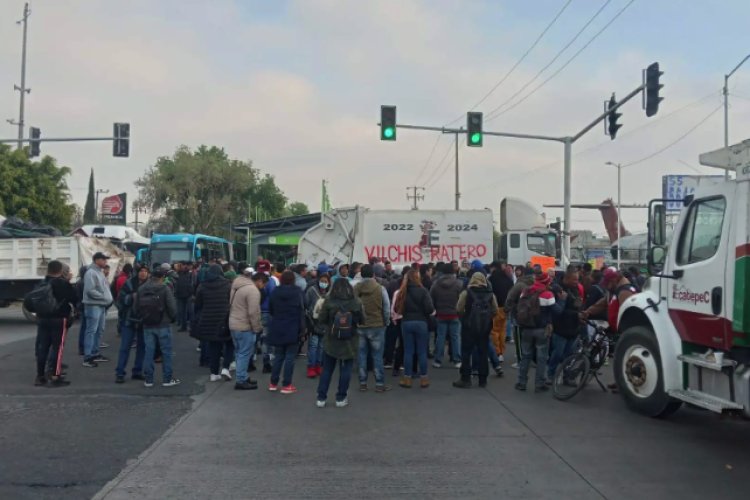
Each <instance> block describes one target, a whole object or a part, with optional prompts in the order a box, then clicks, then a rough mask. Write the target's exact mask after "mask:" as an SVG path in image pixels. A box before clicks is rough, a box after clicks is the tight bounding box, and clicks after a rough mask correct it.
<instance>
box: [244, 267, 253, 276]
mask: <svg viewBox="0 0 750 500" xmlns="http://www.w3.org/2000/svg"><path fill="white" fill-rule="evenodd" d="M242 273H243V274H247V275H248V276H252V275H253V274H255V269H253V267H252V266H247V267H246V268H245V269H243V270H242Z"/></svg>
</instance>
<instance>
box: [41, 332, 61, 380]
mask: <svg viewBox="0 0 750 500" xmlns="http://www.w3.org/2000/svg"><path fill="white" fill-rule="evenodd" d="M63 326H64V325H63V320H62V319H58V318H50V319H41V318H40V319H39V320H38V321H37V325H36V375H37V377H44V376H46V375H47V374H50V375H59V372H58V371H57V364H58V358H59V357H60V347H61V345H62V335H63Z"/></svg>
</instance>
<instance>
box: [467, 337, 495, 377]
mask: <svg viewBox="0 0 750 500" xmlns="http://www.w3.org/2000/svg"><path fill="white" fill-rule="evenodd" d="M487 342H488V343H489V347H488V348H487V357H488V358H489V360H490V364H491V365H492V368H497V367H498V366H500V358H499V357H498V356H497V354H496V353H495V344H494V343H493V342H492V338H491V335H488V336H487ZM480 354H481V353H480V349H479V344H477V345H475V347H474V352H473V353H472V356H471V367H472V369H473V370H474V371H476V370H477V367H478V366H479V357H480Z"/></svg>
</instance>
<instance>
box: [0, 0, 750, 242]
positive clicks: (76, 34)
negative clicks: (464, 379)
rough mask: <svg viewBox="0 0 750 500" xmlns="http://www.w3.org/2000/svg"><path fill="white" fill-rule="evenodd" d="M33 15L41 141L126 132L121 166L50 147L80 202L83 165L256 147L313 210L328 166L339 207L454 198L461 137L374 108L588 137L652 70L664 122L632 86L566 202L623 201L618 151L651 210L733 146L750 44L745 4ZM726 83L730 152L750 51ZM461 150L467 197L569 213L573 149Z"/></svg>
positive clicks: (627, 187) (483, 203)
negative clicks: (664, 193) (415, 196)
mask: <svg viewBox="0 0 750 500" xmlns="http://www.w3.org/2000/svg"><path fill="white" fill-rule="evenodd" d="M566 5H567V6H566ZM31 8H32V14H31V17H30V19H29V33H28V62H27V86H28V87H30V88H31V89H32V91H31V93H30V94H29V95H28V97H27V100H26V123H27V125H32V126H36V127H39V128H40V129H41V130H42V136H43V137H44V136H46V137H81V136H107V135H110V134H111V131H112V123H114V122H129V123H130V124H131V137H132V140H131V147H130V153H131V154H130V158H127V159H123V158H113V157H112V146H111V144H110V143H95V142H79V143H43V144H42V152H43V154H49V155H52V156H54V157H55V158H57V159H58V161H59V163H60V164H61V165H67V166H69V167H70V168H71V169H72V171H73V173H72V175H71V177H70V178H69V186H70V187H71V193H72V197H73V201H74V202H75V203H77V204H79V205H81V206H82V205H83V204H84V202H85V197H86V189H87V184H88V176H89V172H90V169H91V168H93V169H94V173H95V177H96V185H97V188H99V189H108V190H109V192H110V194H114V193H119V192H123V191H124V192H127V193H128V195H129V198H130V199H131V200H132V199H134V198H135V197H136V195H137V191H136V189H135V187H134V184H133V183H134V181H135V180H136V179H137V178H138V177H139V176H141V175H143V173H144V172H145V171H146V169H147V168H148V167H149V166H151V165H153V164H154V162H155V161H156V159H157V158H158V157H160V156H169V155H171V154H173V153H174V151H175V149H176V148H177V147H178V146H180V145H183V144H184V145H187V146H190V147H197V146H199V145H201V144H208V145H218V146H221V147H224V148H225V150H226V151H227V153H228V154H229V155H230V156H231V157H233V158H237V159H241V160H252V162H253V165H254V166H255V167H257V168H258V169H260V170H261V171H262V172H265V173H269V174H272V175H274V176H275V177H276V180H277V183H278V184H279V185H280V186H281V188H282V189H283V190H284V192H285V193H286V194H287V196H288V197H289V198H290V199H291V200H293V201H302V202H304V203H306V204H307V205H308V206H309V207H310V208H311V209H312V210H317V209H319V207H320V203H321V200H320V192H321V188H320V186H321V181H322V180H323V179H327V180H328V181H329V192H330V197H331V201H332V203H333V205H334V206H335V207H345V206H353V205H357V204H358V205H362V206H365V207H368V208H373V209H391V208H402V209H407V208H409V207H410V201H409V200H407V198H406V194H407V191H406V189H407V187H408V186H414V185H417V186H424V187H426V190H425V192H424V195H425V199H424V201H423V202H421V203H420V207H421V208H428V209H451V208H453V206H454V189H455V181H454V151H453V146H452V139H453V136H452V135H449V134H446V135H443V134H439V133H435V132H426V131H415V130H406V129H399V130H398V136H397V141H396V142H383V141H380V140H379V128H378V126H377V123H378V120H379V118H380V116H379V112H380V106H381V105H382V104H387V105H396V106H397V107H398V122H399V123H400V124H412V125H427V126H437V127H440V126H445V125H451V126H454V127H458V126H461V125H464V126H465V123H466V112H467V111H469V110H472V109H473V110H475V111H482V112H483V113H484V114H485V125H484V127H485V130H491V131H496V132H512V133H527V134H539V135H549V136H568V135H575V134H576V133H578V131H579V130H581V129H582V128H583V127H585V126H586V125H587V124H588V123H590V122H591V121H592V120H593V119H595V118H596V117H597V116H598V115H599V114H600V113H601V112H602V107H603V102H604V101H605V100H607V99H608V98H609V97H610V95H611V94H612V92H616V95H617V96H624V95H626V94H627V93H628V92H630V91H631V90H633V89H635V88H636V87H637V86H638V85H639V84H640V83H641V71H642V69H643V68H645V67H646V66H648V65H649V64H650V63H652V62H655V61H658V62H659V64H660V66H661V69H662V71H664V76H663V77H662V82H663V83H664V85H665V86H664V89H663V90H662V96H664V98H665V99H664V101H663V102H662V103H661V106H660V108H659V113H658V114H657V115H656V116H654V117H651V118H647V117H646V116H645V112H644V111H643V110H642V109H641V100H640V98H635V99H633V100H632V101H630V102H629V103H627V104H626V105H625V106H624V107H623V109H622V110H621V111H622V113H623V116H622V118H621V119H620V123H622V124H623V127H622V129H620V132H619V133H618V137H617V138H616V139H615V140H614V141H613V140H610V138H609V137H606V136H605V135H604V127H603V125H600V126H596V127H594V129H593V130H591V131H590V132H589V133H588V134H586V135H585V136H584V137H583V138H581V139H580V140H579V141H578V142H577V143H575V145H574V146H573V174H572V178H573V188H572V189H573V191H572V193H573V202H574V203H596V202H600V201H602V200H603V199H605V198H608V197H614V198H616V195H617V172H616V170H615V169H614V168H612V167H610V166H607V165H605V163H606V162H615V163H622V164H630V163H633V164H632V165H631V166H628V167H624V168H623V170H622V177H623V179H622V202H623V203H624V204H629V203H647V202H648V200H650V199H652V198H655V197H659V196H660V195H661V177H662V176H663V175H669V174H688V175H697V174H716V173H720V172H719V171H717V170H715V169H711V168H706V167H701V166H700V165H699V164H698V155H699V154H700V153H702V152H705V151H709V150H713V149H717V148H720V147H721V146H723V133H724V132H723V112H722V109H721V104H722V98H721V92H720V89H721V87H722V85H723V75H724V74H726V73H727V72H729V71H731V69H732V68H734V67H735V65H736V64H737V63H739V62H740V61H741V60H742V59H743V58H744V57H745V56H746V55H747V54H749V53H750V31H748V30H747V27H746V24H747V19H748V17H749V16H748V15H749V14H750V4H749V3H748V2H747V1H746V0H723V1H722V0H717V1H716V2H703V1H693V0H682V1H679V0H634V1H631V0H609V1H607V0H571V1H570V2H569V1H568V0H534V1H526V2H520V1H512V0H471V1H468V0H371V1H367V2H364V1H355V0H349V1H344V0H297V1H292V0H288V1H287V0H278V1H262V0H245V1H240V0H234V1H232V0H213V1H211V2H208V1H198V0H161V1H159V2H154V1H148V0H131V1H128V2H117V1H108V0H107V1H103V0H90V1H86V0H67V1H64V2H62V1H55V0H34V1H32V2H31ZM563 9H564V10H563ZM561 10H562V14H560V16H559V18H558V19H557V21H556V22H555V23H553V24H552V25H551V27H550V28H549V29H548V30H547V31H546V33H545V34H544V36H542V37H541V39H539V41H538V43H536V45H535V46H534V47H533V49H532V50H531V51H530V52H528V54H527V55H526V57H525V58H523V60H521V58H522V56H524V54H525V53H526V52H527V51H528V50H529V49H530V47H532V45H533V44H534V43H535V40H537V39H538V37H539V36H540V34H541V33H542V31H543V30H544V29H545V28H546V27H547V26H548V25H550V23H551V21H552V20H553V18H555V16H556V15H557V14H558V13H559V12H560V11H561ZM22 11H23V2H22V1H20V0H0V68H2V70H1V71H0V112H2V113H4V114H2V115H0V118H2V119H3V121H2V122H0V131H2V133H0V136H2V138H13V137H15V136H16V134H17V130H16V128H15V127H13V126H11V125H10V124H8V123H6V122H5V121H4V120H5V119H6V118H15V119H17V118H18V92H14V91H13V90H12V89H13V85H14V84H18V83H19V82H20V61H21V38H22V36H21V35H22V30H21V26H20V25H17V24H16V21H17V20H18V19H20V18H21V16H22ZM620 11H622V12H621V13H620V14H619V16H617V14H618V13H619V12H620ZM597 12H598V15H595V14H597ZM615 16H617V17H616V18H615ZM592 17H593V20H591V19H592ZM613 19H614V20H613ZM589 21H590V22H589ZM610 22H611V24H609V23H610ZM587 23H588V26H586V28H585V29H584V30H583V31H582V32H581V33H580V35H578V37H577V38H575V37H576V35H577V33H579V31H580V30H581V29H582V28H584V26H585V25H586V24H587ZM608 24H609V25H608ZM607 25H608V26H607ZM597 34H598V36H597ZM594 37H595V38H594ZM574 38H575V39H574ZM592 39H593V40H592ZM566 45H567V46H568V48H567V49H566V50H565V51H563V52H562V54H561V55H559V56H558V57H557V58H556V59H555V57H556V55H557V54H558V53H559V52H560V51H561V50H562V49H563V48H565V47H566ZM579 50H580V51H581V52H580V53H579V54H578V55H577V56H576V55H575V54H576V53H577V52H578V51H579ZM519 60H521V61H520V63H519ZM553 60H554V62H552V63H551V64H550V62H551V61H553ZM569 60H570V62H569V63H567V62H568V61H569ZM566 63H567V64H566ZM514 66H515V69H513V71H511V69H512V68H514ZM545 66H549V67H548V68H547V69H546V70H545V71H543V72H541V74H540V75H539V76H538V77H537V78H536V79H534V78H535V76H536V75H537V74H539V73H540V71H541V70H542V69H543V68H545ZM558 70H559V72H558ZM556 72H558V73H557V74H556V75H555V73H556ZM508 75H509V76H508ZM548 79H549V81H547V80H548ZM529 81H532V83H531V84H530V85H528V86H526V87H525V90H524V86H525V85H526V84H527V83H528V82H529ZM545 81H547V83H544V84H543V85H542V86H541V87H539V89H538V90H536V91H534V89H535V88H536V87H537V86H539V85H540V84H542V83H543V82H545ZM498 83H500V85H497V84H498ZM493 87H496V88H495V90H494V91H493V92H491V93H490V90H491V89H493ZM519 91H520V92H519ZM729 91H730V97H729V98H730V110H729V121H730V129H729V130H730V143H736V142H739V141H741V140H744V139H747V138H748V137H749V136H750V126H749V125H750V62H748V64H747V65H746V66H744V67H743V68H741V69H740V70H738V71H737V73H735V74H734V75H733V76H732V78H731V79H730V85H729ZM532 92H533V93H532ZM488 94H489V95H488ZM527 94H530V95H529V97H527V98H526V99H525V100H524V101H523V102H521V103H519V104H517V103H518V101H519V100H521V99H522V98H524V97H526V96H527ZM485 96H487V97H486V98H485ZM483 98H484V99H483ZM504 103H507V104H505V106H504V107H502V108H500V111H503V110H505V109H507V108H508V107H511V108H512V109H509V110H507V112H505V113H502V114H500V115H499V116H497V117H496V118H494V119H490V118H492V117H493V116H494V115H493V114H491V111H492V110H493V109H496V108H498V106H501V105H503V104H504ZM459 144H460V147H459V165H460V192H461V208H462V209H481V208H491V209H493V211H495V213H496V217H497V218H499V206H500V202H501V200H502V199H503V198H504V197H506V196H513V197H516V198H521V199H524V200H526V201H528V202H530V203H532V204H533V205H535V206H537V207H538V208H539V210H540V211H542V210H543V211H544V212H545V214H546V216H547V218H548V220H550V221H554V219H555V217H561V216H562V210H560V209H551V208H547V209H543V208H542V205H543V204H557V203H561V202H562V197H563V183H562V179H563V146H562V144H559V143H555V142H541V141H531V140H520V139H507V138H499V137H489V136H485V138H484V146H483V147H481V148H469V147H467V146H466V145H465V144H463V143H461V142H460V143H459ZM662 150H663V151H662ZM431 153H432V154H431ZM654 153H658V154H654ZM652 155H653V156H652ZM649 157H650V158H649ZM640 160H643V161H640ZM0 189H2V186H0ZM624 212H625V213H624V214H623V220H624V222H625V225H626V226H627V227H628V229H631V230H643V229H644V228H645V218H646V214H645V210H642V209H630V210H625V211H624ZM132 215H133V214H132V213H131V214H129V220H132ZM572 226H573V228H574V229H590V230H593V231H595V232H597V233H599V234H603V233H604V227H603V224H602V222H601V218H600V216H599V214H598V213H597V212H594V211H587V210H574V211H573V219H572Z"/></svg>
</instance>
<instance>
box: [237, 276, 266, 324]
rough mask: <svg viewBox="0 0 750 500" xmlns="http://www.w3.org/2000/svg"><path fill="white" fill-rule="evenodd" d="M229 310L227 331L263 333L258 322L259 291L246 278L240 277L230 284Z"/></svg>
mask: <svg viewBox="0 0 750 500" xmlns="http://www.w3.org/2000/svg"><path fill="white" fill-rule="evenodd" d="M229 301H230V308H229V329H230V330H232V331H237V332H255V333H259V332H262V331H263V326H262V325H261V322H260V290H258V287H257V286H255V283H253V280H251V279H250V278H249V277H248V276H245V275H240V276H237V278H235V280H234V281H233V282H232V291H231V293H230V299H229Z"/></svg>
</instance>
